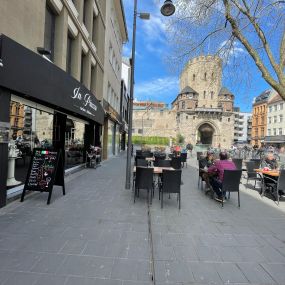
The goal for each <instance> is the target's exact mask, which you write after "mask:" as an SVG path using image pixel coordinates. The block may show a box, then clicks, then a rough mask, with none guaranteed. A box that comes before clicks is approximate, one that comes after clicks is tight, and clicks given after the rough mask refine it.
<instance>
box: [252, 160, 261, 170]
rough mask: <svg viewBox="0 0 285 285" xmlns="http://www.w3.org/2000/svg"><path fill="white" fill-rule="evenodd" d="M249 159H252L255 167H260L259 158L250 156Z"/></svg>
mask: <svg viewBox="0 0 285 285" xmlns="http://www.w3.org/2000/svg"><path fill="white" fill-rule="evenodd" d="M250 161H254V163H255V168H259V167H260V163H261V159H259V158H252V159H250Z"/></svg>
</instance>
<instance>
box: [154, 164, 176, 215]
mask: <svg viewBox="0 0 285 285" xmlns="http://www.w3.org/2000/svg"><path fill="white" fill-rule="evenodd" d="M181 173H182V170H181V169H178V170H163V171H162V183H161V185H160V190H159V199H161V208H163V194H164V193H168V194H169V195H170V193H177V200H178V202H179V210H180V209H181Z"/></svg>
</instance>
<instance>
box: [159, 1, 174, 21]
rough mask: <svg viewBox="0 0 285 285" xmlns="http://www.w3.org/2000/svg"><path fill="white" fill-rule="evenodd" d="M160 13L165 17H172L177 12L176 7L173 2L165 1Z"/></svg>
mask: <svg viewBox="0 0 285 285" xmlns="http://www.w3.org/2000/svg"><path fill="white" fill-rule="evenodd" d="M160 12H161V14H162V15H163V16H166V17H168V16H171V15H173V14H174V12H175V6H174V5H173V3H172V1H171V0H165V1H164V4H163V5H162V7H161V9H160Z"/></svg>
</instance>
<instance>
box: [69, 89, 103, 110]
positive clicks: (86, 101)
mask: <svg viewBox="0 0 285 285" xmlns="http://www.w3.org/2000/svg"><path fill="white" fill-rule="evenodd" d="M71 98H72V99H74V100H78V101H80V102H81V104H82V106H83V107H85V108H86V107H90V108H91V109H93V110H94V111H97V106H96V105H95V104H94V103H93V102H92V95H90V94H88V93H86V94H84V95H83V94H82V93H81V92H80V87H77V88H75V89H74V90H73V95H72V96H71ZM83 107H79V108H80V109H81V110H82V111H84V112H86V113H88V114H91V113H90V111H88V110H86V109H85V108H83Z"/></svg>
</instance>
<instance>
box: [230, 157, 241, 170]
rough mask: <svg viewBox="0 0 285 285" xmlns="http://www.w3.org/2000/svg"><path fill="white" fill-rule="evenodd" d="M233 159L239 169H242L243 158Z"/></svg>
mask: <svg viewBox="0 0 285 285" xmlns="http://www.w3.org/2000/svg"><path fill="white" fill-rule="evenodd" d="M232 161H233V163H234V164H235V166H236V168H237V169H238V170H241V169H242V158H233V159H232Z"/></svg>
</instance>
